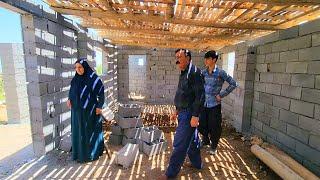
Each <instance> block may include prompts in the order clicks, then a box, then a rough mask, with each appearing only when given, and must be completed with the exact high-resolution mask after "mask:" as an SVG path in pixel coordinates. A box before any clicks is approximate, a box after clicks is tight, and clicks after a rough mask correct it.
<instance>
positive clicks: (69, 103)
mask: <svg viewBox="0 0 320 180" xmlns="http://www.w3.org/2000/svg"><path fill="white" fill-rule="evenodd" d="M67 106H68V108H69V109H71V101H70V99H69V100H68V101H67Z"/></svg>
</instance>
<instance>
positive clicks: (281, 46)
mask: <svg viewBox="0 0 320 180" xmlns="http://www.w3.org/2000/svg"><path fill="white" fill-rule="evenodd" d="M288 49H289V41H288V40H282V41H277V42H274V43H272V52H281V51H287V50H288Z"/></svg>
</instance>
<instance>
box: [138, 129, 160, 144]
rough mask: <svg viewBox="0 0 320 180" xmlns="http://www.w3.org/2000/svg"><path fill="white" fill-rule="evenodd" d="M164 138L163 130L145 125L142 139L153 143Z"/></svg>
mask: <svg viewBox="0 0 320 180" xmlns="http://www.w3.org/2000/svg"><path fill="white" fill-rule="evenodd" d="M162 138H163V132H162V131H161V130H159V129H158V128H157V127H155V126H150V127H145V128H143V129H142V130H141V140H143V141H144V142H146V143H151V142H153V141H156V140H159V139H162Z"/></svg>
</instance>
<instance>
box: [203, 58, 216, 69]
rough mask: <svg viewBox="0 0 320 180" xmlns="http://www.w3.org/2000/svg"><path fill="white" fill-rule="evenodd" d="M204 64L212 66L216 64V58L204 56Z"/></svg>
mask: <svg viewBox="0 0 320 180" xmlns="http://www.w3.org/2000/svg"><path fill="white" fill-rule="evenodd" d="M204 59H205V60H204V64H205V65H206V67H212V66H214V65H215V64H216V59H212V57H209V58H204Z"/></svg>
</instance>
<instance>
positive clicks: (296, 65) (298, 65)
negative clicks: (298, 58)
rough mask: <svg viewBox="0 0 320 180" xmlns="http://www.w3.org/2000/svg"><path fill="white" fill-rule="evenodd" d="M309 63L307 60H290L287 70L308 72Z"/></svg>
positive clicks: (290, 71)
mask: <svg viewBox="0 0 320 180" xmlns="http://www.w3.org/2000/svg"><path fill="white" fill-rule="evenodd" d="M307 71H308V63H307V62H288V63H287V67H286V72H288V73H307Z"/></svg>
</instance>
